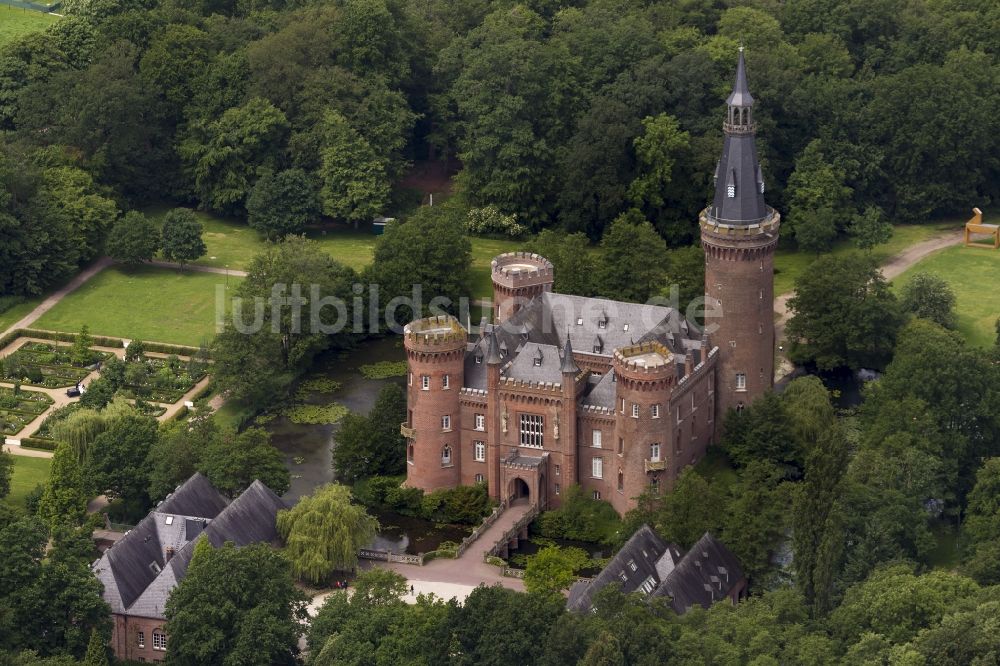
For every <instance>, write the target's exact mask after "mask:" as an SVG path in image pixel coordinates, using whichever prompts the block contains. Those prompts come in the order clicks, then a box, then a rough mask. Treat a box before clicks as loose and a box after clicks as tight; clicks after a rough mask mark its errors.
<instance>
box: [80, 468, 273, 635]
mask: <svg viewBox="0 0 1000 666" xmlns="http://www.w3.org/2000/svg"><path fill="white" fill-rule="evenodd" d="M197 477H200V478H197ZM220 498H221V501H222V508H221V510H218V505H219V499H220ZM168 502H169V503H168ZM164 507H166V508H168V509H186V510H192V509H197V510H199V511H200V512H201V513H205V514H210V515H199V512H198V511H196V512H194V513H193V514H188V515H182V514H176V513H167V512H165V511H164V510H163V509H164ZM285 508H287V505H286V504H285V503H284V501H282V499H281V498H280V497H278V496H277V495H276V494H275V493H274V492H273V491H272V490H271V489H270V488H268V487H267V486H265V485H264V484H263V483H261V482H260V481H254V482H253V483H252V484H251V485H250V487H249V488H247V489H246V490H245V491H243V493H241V494H240V496H239V497H237V498H236V499H234V500H233V501H232V502H231V503H229V504H228V505H226V504H225V498H224V497H222V495H221V494H220V493H218V491H217V490H216V489H215V488H214V487H213V486H212V485H211V484H210V483H208V480H207V479H205V477H203V476H201V475H200V474H196V475H194V476H192V477H191V478H190V479H188V481H186V482H185V483H184V484H182V485H181V486H180V487H178V489H177V490H176V491H175V492H174V493H173V494H172V495H171V496H170V498H168V500H165V501H164V502H162V503H161V504H160V505H159V506H158V507H156V508H155V509H154V510H153V511H151V512H150V513H149V515H147V516H146V517H145V518H143V519H142V521H140V522H139V524H138V525H136V526H135V527H134V528H132V530H130V531H129V532H128V533H127V534H126V535H125V536H124V537H122V538H121V539H120V540H119V541H118V542H117V543H116V544H115V545H114V546H112V547H111V548H109V549H108V550H107V551H105V553H104V555H103V556H102V557H101V559H100V560H98V561H97V562H96V563H95V564H94V566H93V570H94V574H95V575H96V576H97V578H98V579H99V580H100V581H101V582H102V583H103V584H104V594H103V596H104V600H105V601H107V603H108V605H110V606H111V611H112V612H113V613H119V614H125V615H134V616H139V617H151V618H162V617H164V615H163V612H164V608H165V606H166V602H167V598H168V597H169V596H170V591H171V590H172V589H173V588H174V586H175V585H176V584H177V582H178V581H180V580H182V579H183V578H184V574H185V573H186V571H187V566H188V564H189V563H190V561H191V557H192V556H193V554H194V545H195V539H197V538H198V537H199V536H200V535H201V534H202V533H203V532H204V534H205V537H206V538H207V539H209V541H210V542H211V543H212V545H213V546H216V547H218V546H221V545H222V544H223V543H225V542H227V541H231V542H233V543H234V544H236V545H237V546H246V545H249V544H252V543H259V542H266V543H271V542H274V541H276V540H277V538H278V534H277V530H276V528H275V520H276V518H277V514H278V511H280V510H281V509H285Z"/></svg>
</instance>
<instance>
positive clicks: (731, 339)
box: [702, 217, 778, 417]
mask: <svg viewBox="0 0 1000 666" xmlns="http://www.w3.org/2000/svg"><path fill="white" fill-rule="evenodd" d="M776 219H777V218H776V217H775V226H774V227H773V233H772V235H769V236H766V235H764V234H757V235H750V236H745V237H730V238H725V239H720V238H718V237H716V236H715V235H713V233H712V232H711V231H710V230H706V227H705V226H704V223H703V226H702V245H703V247H704V248H705V293H706V296H707V297H708V298H710V299H715V300H716V301H718V302H720V304H721V310H722V316H721V317H719V318H714V319H712V320H711V322H709V323H714V324H716V325H717V326H718V328H717V330H715V331H714V332H712V333H711V339H712V342H713V344H714V345H715V346H717V347H718V348H719V357H720V358H719V370H718V386H717V408H718V412H719V415H720V417H721V416H723V415H725V413H726V410H728V409H729V408H735V407H736V406H737V405H739V404H740V403H742V404H743V405H749V404H750V402H752V401H753V400H755V399H756V398H758V397H760V396H761V395H762V394H763V393H764V392H766V391H767V390H769V389H770V388H771V387H772V386H773V383H774V248H775V247H776V245H777V240H778V234H777V224H776ZM737 373H743V374H744V375H746V387H745V389H742V390H741V389H737V384H736V382H737V379H736V376H737Z"/></svg>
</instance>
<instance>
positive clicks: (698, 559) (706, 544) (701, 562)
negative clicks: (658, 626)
mask: <svg viewBox="0 0 1000 666" xmlns="http://www.w3.org/2000/svg"><path fill="white" fill-rule="evenodd" d="M633 565H634V569H633ZM742 579H743V568H742V567H741V566H740V563H739V560H737V559H736V556H735V555H733V554H732V552H730V550H729V549H728V548H726V547H725V546H724V545H723V544H722V543H721V542H719V541H718V540H717V539H715V537H713V536H712V535H711V534H709V533H708V532H706V533H705V534H704V535H703V536H702V537H701V539H699V540H698V542H697V543H696V544H695V545H694V546H692V547H691V550H689V551H688V552H687V553H685V554H683V555H682V554H681V550H680V548H678V547H677V546H675V545H673V544H670V543H667V542H665V541H664V540H663V539H661V538H660V536H659V535H657V534H656V532H654V531H653V530H652V529H650V527H649V526H648V525H643V526H642V527H640V528H639V530H638V531H636V533H635V534H633V535H632V538H630V539H629V540H628V541H627V542H626V543H625V545H624V546H622V549H621V550H620V551H618V553H617V554H616V555H615V556H614V557H613V558H612V559H611V561H610V562H609V563H608V565H607V566H606V567H604V569H602V570H601V573H599V574H598V575H597V577H596V578H594V579H593V580H591V581H589V582H581V583H577V584H576V585H574V586H573V587H572V588H571V589H570V593H569V600H568V601H567V603H566V607H567V608H568V609H569V610H572V611H580V612H583V611H588V610H590V609H591V608H592V606H593V599H594V597H595V596H596V595H597V593H598V592H599V591H600V590H602V589H604V588H605V587H606V586H608V585H618V586H619V587H620V588H621V590H622V592H624V593H626V594H630V593H632V592H636V591H639V592H642V593H645V594H647V595H648V596H650V597H669V598H670V606H671V608H673V609H674V611H675V612H676V613H678V614H683V613H686V612H687V611H688V610H689V609H691V608H692V607H693V606H695V605H696V604H697V605H700V606H703V607H704V608H708V607H709V606H711V605H712V603H713V602H716V601H720V600H721V599H724V598H726V596H727V595H728V594H729V591H730V590H732V589H733V586H735V585H736V584H737V583H739V582H740V581H741V580H742ZM643 583H646V584H647V585H646V589H643ZM647 590H648V592H647Z"/></svg>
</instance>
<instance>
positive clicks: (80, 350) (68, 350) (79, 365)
mask: <svg viewBox="0 0 1000 666" xmlns="http://www.w3.org/2000/svg"><path fill="white" fill-rule="evenodd" d="M113 356H114V354H111V353H109V352H102V351H96V350H94V349H90V346H89V345H88V344H86V340H85V341H84V344H82V345H80V344H75V343H74V344H73V345H60V344H54V343H50V342H35V341H27V342H25V343H23V344H22V345H21V346H20V347H18V348H17V349H16V350H15V351H14V352H13V353H12V354H10V355H8V356H7V357H6V358H4V359H0V378H2V381H5V382H11V383H14V382H17V383H20V384H23V385H25V386H37V387H40V388H50V389H56V388H67V387H70V386H76V385H77V384H78V383H79V382H80V381H82V380H83V379H84V378H85V377H86V376H87V375H89V374H90V373H91V372H93V371H94V370H96V369H98V367H99V365H100V364H101V363H103V362H104V361H107V360H108V359H110V358H112V357H113Z"/></svg>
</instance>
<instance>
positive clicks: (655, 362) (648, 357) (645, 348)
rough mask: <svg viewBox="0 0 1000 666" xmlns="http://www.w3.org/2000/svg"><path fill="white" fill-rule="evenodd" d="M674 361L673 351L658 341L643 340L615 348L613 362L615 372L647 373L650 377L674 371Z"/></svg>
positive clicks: (653, 377)
mask: <svg viewBox="0 0 1000 666" xmlns="http://www.w3.org/2000/svg"><path fill="white" fill-rule="evenodd" d="M675 363H676V361H675V359H674V355H673V353H672V352H671V351H670V350H669V349H667V348H666V347H664V346H663V345H662V344H660V343H659V342H643V343H641V344H637V345H630V346H628V347H622V348H620V349H616V350H615V353H614V364H615V371H616V372H624V373H627V374H630V375H633V376H636V375H639V376H641V375H649V376H650V378H651V379H659V378H660V377H662V376H665V375H670V374H671V373H673V372H674V365H675Z"/></svg>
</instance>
